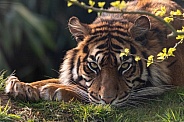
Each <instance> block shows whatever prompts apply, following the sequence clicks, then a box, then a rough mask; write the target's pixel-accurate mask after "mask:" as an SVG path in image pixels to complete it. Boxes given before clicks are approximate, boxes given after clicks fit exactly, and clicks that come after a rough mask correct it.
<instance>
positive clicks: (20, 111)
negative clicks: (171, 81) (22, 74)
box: [0, 76, 184, 122]
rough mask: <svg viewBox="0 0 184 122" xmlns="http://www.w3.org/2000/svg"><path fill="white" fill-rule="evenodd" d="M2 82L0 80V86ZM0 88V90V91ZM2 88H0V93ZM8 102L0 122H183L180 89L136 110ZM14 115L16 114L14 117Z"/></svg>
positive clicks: (0, 110) (183, 99)
mask: <svg viewBox="0 0 184 122" xmlns="http://www.w3.org/2000/svg"><path fill="white" fill-rule="evenodd" d="M2 82H4V80H3V77H2V76H0V84H1V83H2ZM1 87H2V88H1ZM3 88H4V85H1V86H0V89H1V90H2V89H3ZM11 102H13V103H14V105H16V109H13V110H12V108H11V106H10V105H9V104H8V103H7V104H6V105H1V104H0V121H12V119H13V120H14V119H16V120H21V121H28V122H33V121H63V122H94V121H95V122H97V121H98V122H145V121H149V122H150V121H154V122H155V121H156V122H181V121H184V89H183V88H180V89H176V90H173V91H170V92H167V93H165V94H164V95H162V96H160V97H158V98H155V100H153V101H146V102H145V103H146V104H142V105H139V106H137V107H126V108H119V107H113V106H110V105H94V104H83V103H80V102H77V101H71V102H68V103H65V102H56V101H55V102H54V101H39V102H37V103H29V102H27V103H25V102H22V101H14V100H11ZM15 113H16V114H15Z"/></svg>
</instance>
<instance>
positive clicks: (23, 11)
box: [13, 4, 55, 49]
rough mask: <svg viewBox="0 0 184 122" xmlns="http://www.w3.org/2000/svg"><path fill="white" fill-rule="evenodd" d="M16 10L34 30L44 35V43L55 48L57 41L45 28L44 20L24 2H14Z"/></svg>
mask: <svg viewBox="0 0 184 122" xmlns="http://www.w3.org/2000/svg"><path fill="white" fill-rule="evenodd" d="M13 8H14V10H15V11H16V12H17V14H18V15H19V16H20V17H21V18H22V19H23V20H24V22H26V24H28V25H29V26H30V27H31V28H32V29H33V30H34V31H36V32H37V33H38V35H39V36H41V37H42V41H43V43H44V44H45V45H46V46H47V47H49V48H50V49H54V48H55V43H54V42H53V41H52V39H51V35H50V34H49V32H48V31H47V29H46V28H45V26H44V24H43V21H41V20H40V19H38V18H37V17H36V16H35V15H33V14H32V13H31V12H30V11H29V10H28V9H27V8H26V7H24V6H23V5H22V4H14V7H13Z"/></svg>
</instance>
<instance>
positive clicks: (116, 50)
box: [5, 0, 184, 106]
mask: <svg viewBox="0 0 184 122" xmlns="http://www.w3.org/2000/svg"><path fill="white" fill-rule="evenodd" d="M161 6H165V7H166V9H167V13H166V16H169V12H170V11H171V10H174V11H176V10H177V9H179V10H180V11H182V12H183V9H182V8H181V7H180V6H179V5H177V4H176V3H174V2H172V1H169V0H164V1H163V0H138V1H132V2H129V3H127V8H126V11H147V12H150V13H152V12H153V11H154V10H155V9H157V8H158V9H160V7H161ZM110 9H111V10H116V9H115V8H110ZM171 24H172V25H173V26H174V27H175V28H176V29H181V27H182V25H184V22H183V21H182V20H180V19H176V20H175V21H174V22H172V23H171ZM68 26H69V29H70V32H71V33H72V35H73V36H74V37H75V39H76V40H77V41H78V45H77V46H76V47H75V48H73V49H71V50H69V51H68V52H67V53H66V56H65V58H64V61H63V63H62V65H61V68H60V76H59V78H58V79H48V80H42V81H37V82H33V83H29V84H28V83H24V82H20V81H19V80H18V78H17V77H15V76H10V77H9V78H8V80H7V82H6V89H5V92H6V93H7V94H9V95H10V96H11V97H13V98H16V99H22V100H28V101H37V100H39V99H43V100H64V101H69V100H71V99H73V98H74V99H77V100H79V101H83V102H92V103H97V104H98V103H101V104H112V105H116V106H126V105H136V104H137V103H138V101H139V100H143V99H144V98H145V97H146V96H150V95H158V94H161V93H163V92H164V91H166V90H168V89H170V88H171V86H173V85H174V86H182V85H184V80H183V78H182V77H183V76H184V62H183V61H184V60H183V58H184V53H183V51H184V45H180V46H179V47H178V48H177V51H176V52H175V57H171V58H169V59H168V60H166V61H163V62H162V63H154V64H152V65H151V66H149V67H147V66H146V62H145V61H144V60H140V61H138V62H136V61H135V60H134V57H133V56H129V55H128V56H123V57H120V56H119V55H120V53H121V51H123V50H124V49H125V48H128V49H130V53H131V54H135V55H138V56H140V57H143V58H145V59H147V57H148V56H149V55H154V56H156V55H157V54H158V52H160V51H161V50H162V49H163V48H164V47H167V48H169V47H173V46H174V45H175V43H176V40H175V38H174V37H173V38H167V35H168V34H170V33H171V31H170V30H169V29H168V28H167V27H165V26H164V25H162V23H160V22H159V21H158V20H156V19H154V18H152V17H150V16H145V15H139V14H110V13H102V15H101V16H99V17H98V18H97V19H96V20H95V21H94V22H93V23H92V24H83V23H81V22H80V21H79V20H78V18H76V17H72V18H71V19H70V20H69V24H68Z"/></svg>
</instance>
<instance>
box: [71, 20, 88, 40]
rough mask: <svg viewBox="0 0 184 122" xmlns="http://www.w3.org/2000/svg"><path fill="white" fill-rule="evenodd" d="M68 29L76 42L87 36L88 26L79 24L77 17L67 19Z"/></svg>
mask: <svg viewBox="0 0 184 122" xmlns="http://www.w3.org/2000/svg"><path fill="white" fill-rule="evenodd" d="M68 27H69V30H70V33H71V34H72V35H73V36H74V37H75V39H76V41H77V42H80V41H82V40H83V39H84V37H85V35H87V34H89V26H88V25H87V24H83V23H81V22H80V21H79V19H78V18H77V17H71V18H70V19H69V22H68Z"/></svg>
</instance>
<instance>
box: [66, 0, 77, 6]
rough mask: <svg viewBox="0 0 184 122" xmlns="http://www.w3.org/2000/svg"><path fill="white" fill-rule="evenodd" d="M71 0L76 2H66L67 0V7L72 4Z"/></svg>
mask: <svg viewBox="0 0 184 122" xmlns="http://www.w3.org/2000/svg"><path fill="white" fill-rule="evenodd" d="M72 2H77V0H70V1H68V2H67V6H68V7H70V6H72V5H73V3H72Z"/></svg>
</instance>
